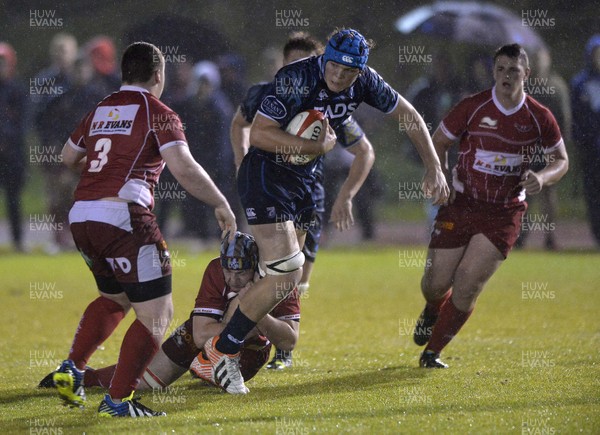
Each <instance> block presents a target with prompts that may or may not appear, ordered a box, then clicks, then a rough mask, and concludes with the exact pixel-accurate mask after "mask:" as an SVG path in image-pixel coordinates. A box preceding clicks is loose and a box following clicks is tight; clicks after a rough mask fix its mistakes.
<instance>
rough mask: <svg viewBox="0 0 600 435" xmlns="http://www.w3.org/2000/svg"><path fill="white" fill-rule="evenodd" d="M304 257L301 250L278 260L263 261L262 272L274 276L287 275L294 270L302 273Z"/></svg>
mask: <svg viewBox="0 0 600 435" xmlns="http://www.w3.org/2000/svg"><path fill="white" fill-rule="evenodd" d="M304 259H305V258H304V254H303V253H302V252H301V251H296V252H294V253H292V254H290V255H288V256H285V257H283V258H280V259H278V260H269V261H265V269H264V270H263V272H264V273H266V274H267V275H274V276H282V275H288V274H291V273H294V272H299V273H302V266H303V265H304Z"/></svg>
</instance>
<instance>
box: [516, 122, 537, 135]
mask: <svg viewBox="0 0 600 435" xmlns="http://www.w3.org/2000/svg"><path fill="white" fill-rule="evenodd" d="M515 128H516V129H517V131H518V132H519V133H527V132H528V131H531V130H532V129H533V125H532V124H529V125H521V124H516V123H515Z"/></svg>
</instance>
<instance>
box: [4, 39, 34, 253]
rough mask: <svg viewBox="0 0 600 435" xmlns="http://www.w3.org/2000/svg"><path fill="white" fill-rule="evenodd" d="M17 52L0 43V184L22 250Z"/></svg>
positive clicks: (21, 107) (21, 94) (22, 103)
mask: <svg viewBox="0 0 600 435" xmlns="http://www.w3.org/2000/svg"><path fill="white" fill-rule="evenodd" d="M16 71H17V54H16V52H15V50H14V49H13V47H12V46H11V45H10V44H7V43H6V42H0V186H2V188H3V189H4V190H5V191H6V204H7V208H8V210H7V211H8V218H9V222H10V230H11V236H12V242H13V246H14V248H15V249H16V250H17V251H23V249H24V246H23V228H22V221H21V192H22V190H23V185H24V181H25V180H24V178H25V177H24V175H25V154H24V151H23V147H24V125H25V117H24V116H23V114H24V113H25V107H26V97H25V96H26V92H27V91H26V90H25V88H24V86H23V85H22V84H21V83H20V82H19V81H18V80H17V78H16Z"/></svg>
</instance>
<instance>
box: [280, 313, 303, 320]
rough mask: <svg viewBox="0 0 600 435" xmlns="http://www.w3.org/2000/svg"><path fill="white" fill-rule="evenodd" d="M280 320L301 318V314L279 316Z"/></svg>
mask: <svg viewBox="0 0 600 435" xmlns="http://www.w3.org/2000/svg"><path fill="white" fill-rule="evenodd" d="M277 318H278V319H279V320H300V314H288V315H287V316H279V317H277Z"/></svg>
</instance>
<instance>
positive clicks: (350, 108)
mask: <svg viewBox="0 0 600 435" xmlns="http://www.w3.org/2000/svg"><path fill="white" fill-rule="evenodd" d="M357 107H358V103H350V104H346V103H337V104H335V105H333V106H332V105H330V104H328V105H327V106H320V107H318V106H315V107H314V109H315V110H318V111H319V112H323V113H324V114H325V116H327V117H328V118H329V119H334V118H342V117H344V116H347V115H351V114H352V112H354V111H355V110H356V108H357Z"/></svg>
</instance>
